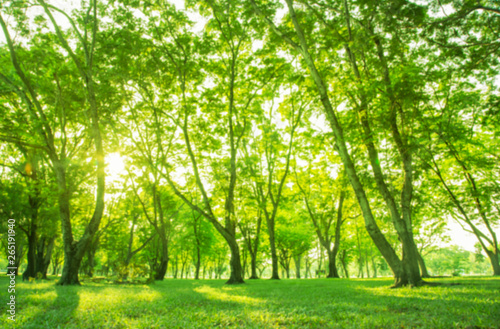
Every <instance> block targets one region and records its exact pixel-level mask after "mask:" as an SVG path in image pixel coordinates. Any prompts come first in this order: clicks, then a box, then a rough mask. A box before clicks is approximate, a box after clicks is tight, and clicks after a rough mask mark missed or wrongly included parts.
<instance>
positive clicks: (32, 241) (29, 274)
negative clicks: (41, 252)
mask: <svg viewBox="0 0 500 329" xmlns="http://www.w3.org/2000/svg"><path fill="white" fill-rule="evenodd" d="M32 220H33V219H32ZM26 236H27V238H28V253H27V255H26V258H27V261H28V266H27V267H26V270H24V273H23V281H25V280H26V281H29V278H36V247H37V246H36V242H37V241H36V230H35V229H34V228H33V225H31V229H30V230H29V233H27V234H26Z"/></svg>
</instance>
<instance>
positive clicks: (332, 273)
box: [327, 250, 340, 278]
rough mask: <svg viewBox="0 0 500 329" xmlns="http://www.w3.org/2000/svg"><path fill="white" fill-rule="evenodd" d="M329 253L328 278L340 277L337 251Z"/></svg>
mask: <svg viewBox="0 0 500 329" xmlns="http://www.w3.org/2000/svg"><path fill="white" fill-rule="evenodd" d="M327 254H328V275H327V278H340V276H339V272H338V271H337V264H336V263H337V262H336V260H335V258H336V257H335V256H336V252H334V250H332V251H327Z"/></svg>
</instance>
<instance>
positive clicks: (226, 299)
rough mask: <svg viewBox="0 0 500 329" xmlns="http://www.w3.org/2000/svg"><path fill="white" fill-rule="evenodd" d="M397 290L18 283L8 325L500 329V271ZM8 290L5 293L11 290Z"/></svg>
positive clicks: (306, 284) (363, 284)
mask: <svg viewBox="0 0 500 329" xmlns="http://www.w3.org/2000/svg"><path fill="white" fill-rule="evenodd" d="M432 281H434V282H443V283H451V282H458V283H460V285H453V286H438V287H429V286H425V287H420V288H413V289H410V288H401V289H389V286H390V285H391V283H392V281H391V280H390V279H367V280H355V279H350V280H346V279H337V280H328V279H313V280H281V281H270V280H247V283H246V284H244V285H238V286H227V285H225V284H224V281H222V280H199V281H195V280H173V279H168V280H165V281H163V282H157V283H156V284H153V285H115V284H111V283H91V282H84V283H83V285H82V286H81V287H58V286H55V285H54V281H42V282H32V283H21V282H18V283H17V286H16V300H17V305H16V312H17V321H16V326H11V322H10V320H8V319H7V313H6V306H5V305H6V302H7V300H8V293H7V284H8V278H7V277H6V276H3V275H2V277H1V278H0V284H1V288H0V289H2V292H1V293H0V296H1V297H0V305H1V306H0V310H1V312H2V313H1V314H2V316H1V317H2V320H1V324H0V325H1V326H3V327H5V328H79V329H85V328H500V278H491V277H489V278H456V279H455V278H454V279H433V280H432ZM4 292H5V293H4Z"/></svg>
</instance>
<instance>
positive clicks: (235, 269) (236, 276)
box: [226, 237, 245, 284]
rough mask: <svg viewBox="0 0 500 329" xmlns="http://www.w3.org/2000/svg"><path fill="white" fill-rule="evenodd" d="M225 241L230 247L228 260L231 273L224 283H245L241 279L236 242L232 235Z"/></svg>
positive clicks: (241, 270)
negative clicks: (229, 258)
mask: <svg viewBox="0 0 500 329" xmlns="http://www.w3.org/2000/svg"><path fill="white" fill-rule="evenodd" d="M226 241H227V242H228V244H229V248H230V249H231V260H230V262H229V265H230V267H231V273H230V275H229V280H228V281H227V282H226V284H240V283H245V281H243V268H242V267H241V257H240V248H239V247H238V243H237V242H236V239H235V238H234V237H233V238H232V239H228V238H226Z"/></svg>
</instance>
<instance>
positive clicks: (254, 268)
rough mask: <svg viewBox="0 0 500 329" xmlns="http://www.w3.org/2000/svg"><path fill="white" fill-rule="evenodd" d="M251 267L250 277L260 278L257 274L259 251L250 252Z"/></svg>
mask: <svg viewBox="0 0 500 329" xmlns="http://www.w3.org/2000/svg"><path fill="white" fill-rule="evenodd" d="M250 258H251V259H250V267H251V271H252V274H251V275H250V277H249V279H258V278H259V276H258V275H257V253H253V252H250Z"/></svg>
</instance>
